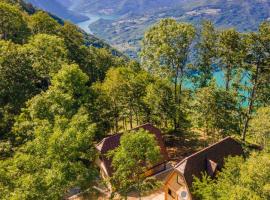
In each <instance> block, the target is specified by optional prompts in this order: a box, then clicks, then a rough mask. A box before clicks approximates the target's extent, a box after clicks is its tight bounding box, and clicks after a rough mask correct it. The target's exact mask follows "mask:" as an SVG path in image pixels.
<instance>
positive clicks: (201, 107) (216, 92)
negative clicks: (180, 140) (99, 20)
mask: <svg viewBox="0 0 270 200" xmlns="http://www.w3.org/2000/svg"><path fill="white" fill-rule="evenodd" d="M215 84H216V83H215V82H212V83H211V85H210V86H209V87H204V88H201V89H199V90H198V91H197V94H196V97H195V102H194V110H195V117H194V118H193V120H195V122H196V123H197V126H198V127H200V128H203V129H204V130H205V132H206V134H207V135H209V136H210V137H212V138H213V139H218V138H220V137H224V136H226V135H230V134H232V133H239V124H238V121H237V119H238V114H237V108H236V105H237V104H236V99H235V97H234V95H233V94H232V93H231V92H227V91H226V90H224V89H221V88H217V87H216V85H215Z"/></svg>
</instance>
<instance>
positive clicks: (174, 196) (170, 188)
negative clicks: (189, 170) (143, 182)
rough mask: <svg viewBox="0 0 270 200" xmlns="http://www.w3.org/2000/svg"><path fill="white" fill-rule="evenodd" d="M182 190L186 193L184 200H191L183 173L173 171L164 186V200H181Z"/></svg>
mask: <svg viewBox="0 0 270 200" xmlns="http://www.w3.org/2000/svg"><path fill="white" fill-rule="evenodd" d="M182 192H186V194H187V198H185V199H184V200H192V198H191V195H190V194H189V191H188V187H187V185H186V182H185V179H184V177H183V175H182V174H180V173H177V172H173V174H172V175H171V177H170V178H169V180H168V181H167V182H166V183H165V186H164V193H165V200H183V199H182V198H181V193H182Z"/></svg>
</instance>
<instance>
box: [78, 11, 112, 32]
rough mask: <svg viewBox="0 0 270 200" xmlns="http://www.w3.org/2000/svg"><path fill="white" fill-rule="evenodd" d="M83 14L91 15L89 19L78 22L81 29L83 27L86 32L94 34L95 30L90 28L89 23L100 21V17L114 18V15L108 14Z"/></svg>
mask: <svg viewBox="0 0 270 200" xmlns="http://www.w3.org/2000/svg"><path fill="white" fill-rule="evenodd" d="M82 14H83V15H85V16H87V17H89V20H87V21H83V22H79V23H77V26H79V27H80V28H81V29H83V30H84V31H85V32H86V33H89V34H93V32H92V31H91V30H90V27H89V25H90V24H92V23H94V22H96V21H98V20H99V19H114V17H113V16H108V15H95V14H90V13H82Z"/></svg>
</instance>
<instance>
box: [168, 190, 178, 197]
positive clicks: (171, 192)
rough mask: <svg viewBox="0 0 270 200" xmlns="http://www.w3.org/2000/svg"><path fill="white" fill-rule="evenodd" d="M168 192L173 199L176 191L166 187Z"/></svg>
mask: <svg viewBox="0 0 270 200" xmlns="http://www.w3.org/2000/svg"><path fill="white" fill-rule="evenodd" d="M168 194H169V195H170V196H171V197H172V198H173V199H175V197H176V193H175V192H173V191H172V190H171V189H168Z"/></svg>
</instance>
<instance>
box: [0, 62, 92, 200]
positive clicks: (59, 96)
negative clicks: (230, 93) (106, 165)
mask: <svg viewBox="0 0 270 200" xmlns="http://www.w3.org/2000/svg"><path fill="white" fill-rule="evenodd" d="M87 82H88V77H87V75H86V74H84V73H83V72H82V71H81V70H80V69H79V67H78V66H77V65H74V64H73V65H69V66H63V67H62V69H61V70H60V71H59V72H58V73H57V74H56V75H55V76H54V77H53V79H52V85H51V86H50V87H49V88H48V90H47V91H45V92H42V93H41V94H38V95H37V96H35V97H33V98H32V99H30V100H29V101H28V102H27V105H26V108H24V109H23V110H22V113H21V114H20V115H19V116H18V117H17V118H16V123H15V125H14V127H13V130H12V134H13V136H14V139H15V142H14V144H15V145H14V147H16V148H14V149H16V152H15V153H14V155H13V156H12V157H11V158H9V159H6V160H4V161H3V162H1V163H0V168H1V170H0V198H1V199H62V198H63V195H64V194H65V193H66V192H68V191H69V189H72V188H74V187H80V188H82V189H86V188H88V187H89V186H91V183H92V182H93V181H94V178H95V177H96V170H95V168H94V161H95V158H96V154H95V150H94V144H93V141H94V138H95V134H96V127H95V124H94V123H93V122H92V121H91V117H90V116H89V115H88V111H87V109H86V103H87V102H88V98H89V97H88V96H89V88H88V86H87V85H86V84H87ZM15 177H16V178H15Z"/></svg>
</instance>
